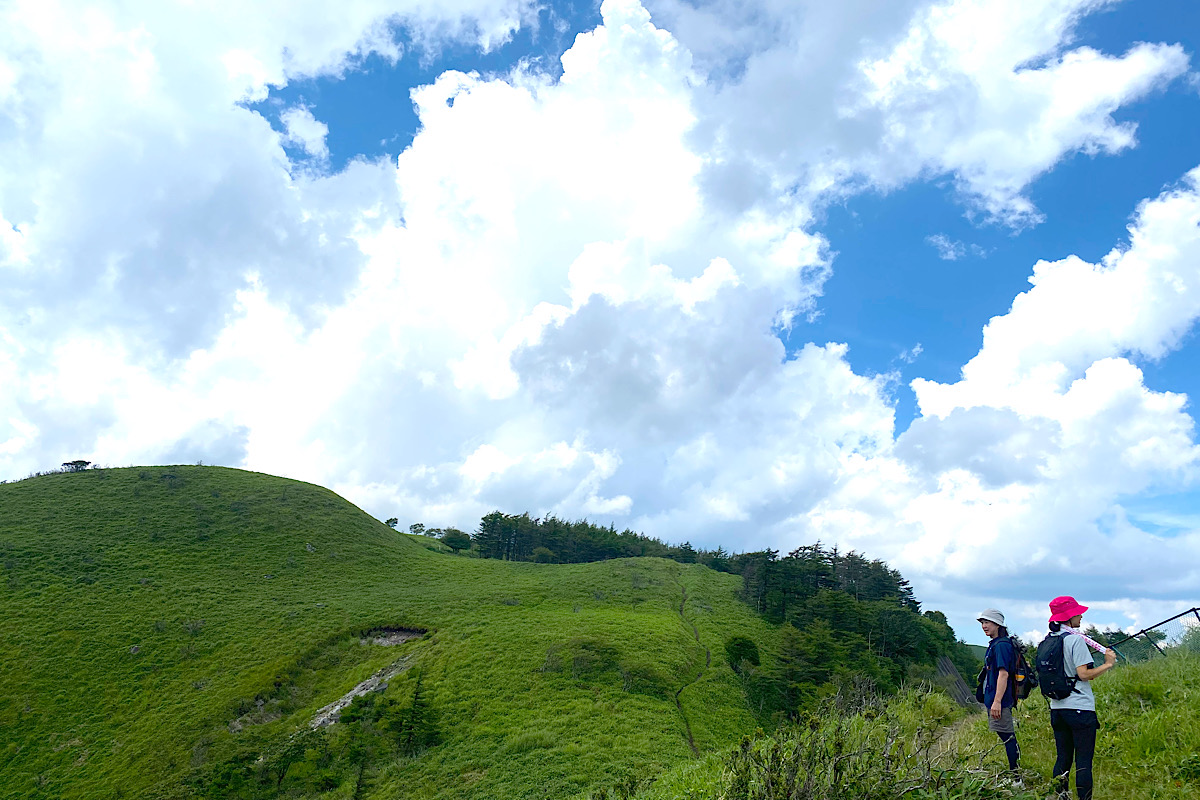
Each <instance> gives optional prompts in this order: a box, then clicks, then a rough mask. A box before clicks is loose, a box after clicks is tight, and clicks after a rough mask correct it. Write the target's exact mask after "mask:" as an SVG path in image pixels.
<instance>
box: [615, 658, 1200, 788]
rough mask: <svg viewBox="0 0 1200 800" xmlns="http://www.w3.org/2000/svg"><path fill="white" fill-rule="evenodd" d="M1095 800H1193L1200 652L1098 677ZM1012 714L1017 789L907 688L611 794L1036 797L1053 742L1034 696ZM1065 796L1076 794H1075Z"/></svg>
mask: <svg viewBox="0 0 1200 800" xmlns="http://www.w3.org/2000/svg"><path fill="white" fill-rule="evenodd" d="M1095 689H1096V699H1097V713H1098V715H1099V716H1100V720H1101V731H1100V734H1099V737H1098V740H1097V747H1096V761H1095V764H1094V771H1095V775H1094V777H1095V798H1096V800H1185V798H1187V799H1189V800H1190V799H1191V798H1196V797H1200V655H1198V654H1193V653H1189V652H1186V651H1180V652H1176V653H1173V654H1172V655H1171V656H1170V657H1168V658H1161V659H1158V660H1155V661H1151V662H1148V663H1144V664H1139V665H1136V666H1124V667H1121V668H1119V669H1117V670H1115V671H1113V672H1111V673H1108V674H1107V675H1105V676H1103V677H1102V678H1101V679H1099V680H1097V681H1096V684H1095ZM1035 697H1036V698H1037V699H1031V700H1030V701H1027V702H1025V703H1023V704H1022V705H1021V707H1020V709H1019V711H1018V715H1017V718H1018V726H1019V727H1018V738H1019V740H1020V743H1021V749H1022V768H1023V772H1022V778H1023V783H1024V785H1023V786H1019V787H1017V786H1013V785H1012V784H1011V782H1010V781H1009V780H1007V777H1008V776H1007V762H1006V761H1005V758H1004V752H1003V749H1002V748H1001V747H1000V746H999V744H998V741H997V738H996V736H995V734H993V733H990V732H988V730H987V721H986V718H985V717H984V716H983V715H982V714H972V715H970V716H965V717H964V712H962V711H961V710H959V709H956V708H954V707H952V706H951V704H950V703H949V701H948V699H947V698H946V697H945V696H944V695H940V694H935V693H928V692H923V691H919V690H908V691H906V692H904V693H902V694H901V695H899V696H898V697H896V698H894V699H892V700H890V701H888V702H886V703H884V702H883V701H880V700H878V699H867V700H863V699H861V698H859V699H856V698H854V697H853V692H851V693H849V696H844V697H839V698H834V699H833V700H832V701H831V702H829V703H827V704H826V706H825V707H824V708H823V710H822V713H820V714H815V715H813V716H811V717H810V718H809V719H808V720H807V723H806V724H805V725H802V726H799V727H797V728H794V729H791V730H785V731H780V732H778V733H777V734H775V735H771V736H765V735H761V734H760V735H759V736H757V737H746V738H744V739H743V741H742V742H741V743H740V744H739V745H737V746H735V747H734V748H732V749H730V750H729V751H727V752H725V753H723V754H710V755H708V756H706V757H705V758H703V759H701V760H698V761H696V762H693V763H690V764H686V765H684V766H681V767H677V768H675V769H672V770H670V771H668V772H667V773H666V774H664V775H663V776H661V777H660V778H659V779H658V780H657V781H655V782H654V783H653V784H652V785H649V786H646V787H641V788H640V790H635V791H633V792H630V793H627V794H616V795H613V796H615V797H629V798H635V800H678V799H681V798H682V799H685V800H819V799H821V798H833V797H836V798H838V799H839V800H891V799H892V798H898V797H906V798H913V799H914V800H925V799H929V800H932V798H941V800H984V799H985V798H995V799H997V800H999V799H1001V798H1005V799H1007V798H1012V799H1013V800H1034V799H1035V798H1036V800H1042V798H1046V797H1047V796H1049V795H1051V794H1052V791H1051V784H1050V781H1049V778H1050V775H1051V772H1052V770H1053V766H1054V756H1055V754H1054V738H1053V735H1052V733H1051V731H1050V721H1049V713H1048V710H1047V706H1046V703H1045V702H1044V700H1042V699H1041V695H1040V694H1035ZM1072 797H1074V793H1073V791H1072Z"/></svg>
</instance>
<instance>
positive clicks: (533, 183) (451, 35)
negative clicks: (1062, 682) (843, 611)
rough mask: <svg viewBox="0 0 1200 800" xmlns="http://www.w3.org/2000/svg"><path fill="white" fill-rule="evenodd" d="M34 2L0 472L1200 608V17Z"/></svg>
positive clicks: (9, 72) (10, 224) (1168, 608)
mask: <svg viewBox="0 0 1200 800" xmlns="http://www.w3.org/2000/svg"><path fill="white" fill-rule="evenodd" d="M43 14H44V15H45V17H44V18H43V17H36V18H35V17H31V16H30V15H28V14H21V13H18V12H17V11H13V10H5V11H0V159H2V163H5V164H6V165H8V166H7V167H6V169H5V170H3V171H2V172H0V278H2V279H3V280H2V282H0V287H2V288H0V386H3V387H5V390H4V392H0V477H5V478H14V477H20V476H21V475H24V474H27V473H28V472H31V471H33V470H37V469H44V468H46V467H48V466H53V465H55V464H57V463H59V462H61V461H64V460H69V459H74V458H87V459H88V460H92V461H95V462H98V463H104V464H112V465H124V464H143V463H179V462H186V463H192V462H195V461H204V462H205V463H217V464H227V465H230V466H239V467H245V468H249V469H256V470H262V471H266V472H272V473H275V474H283V475H288V476H291V477H296V478H300V479H303V480H309V481H313V482H316V483H320V484H322V485H326V486H329V487H331V488H332V489H334V490H335V491H338V492H340V493H342V494H343V495H345V496H346V497H348V498H350V499H351V500H353V501H354V502H356V503H357V504H359V505H360V506H362V507H363V508H364V509H366V510H367V511H369V512H370V513H372V514H375V515H376V516H379V517H380V518H387V517H391V516H397V517H399V518H400V519H401V520H402V521H406V522H416V521H420V522H424V523H426V524H429V525H440V526H445V525H455V526H457V527H461V528H466V529H469V528H471V527H473V526H474V525H475V524H476V523H477V520H478V518H479V516H481V515H482V514H483V513H486V512H487V511H490V510H492V509H494V508H502V509H504V510H506V511H514V512H519V511H525V510H529V511H530V512H532V513H535V514H543V513H555V514H558V515H560V516H567V517H584V516H586V517H588V518H590V519H595V520H601V521H604V522H608V521H612V522H614V523H615V524H617V525H618V526H621V527H625V526H628V527H631V528H634V529H637V530H643V531H645V532H646V533H649V534H651V535H654V536H658V537H660V538H663V539H666V540H669V541H682V540H684V539H687V540H690V541H691V542H692V543H693V544H696V545H701V546H709V547H715V546H717V545H721V546H724V547H725V548H726V549H731V550H744V549H751V548H759V547H763V546H771V547H777V548H780V549H783V550H785V551H786V550H790V549H792V548H793V547H795V546H797V545H799V544H805V543H808V542H811V541H814V540H816V539H820V540H822V541H824V542H827V543H833V542H836V543H838V544H839V545H841V546H843V547H854V548H857V549H859V550H862V551H865V552H866V553H868V554H869V555H871V556H876V557H881V558H885V559H887V560H888V561H889V562H891V563H893V564H894V565H895V566H897V567H898V568H900V569H901V570H902V571H903V572H904V574H905V575H906V576H909V577H910V578H911V579H912V580H913V582H914V585H915V586H916V588H917V591H918V594H919V596H921V597H922V598H923V599H924V600H925V601H926V602H927V603H928V604H929V605H931V606H933V607H938V608H942V609H945V610H946V611H947V612H948V613H949V615H950V618H951V620H952V621H953V622H954V623H955V624H956V625H957V626H959V628H960V632H963V633H965V634H966V635H968V636H975V637H976V638H978V635H977V634H976V633H975V631H974V626H973V623H972V622H971V620H972V618H973V616H972V615H973V611H972V610H970V609H972V608H974V607H975V606H980V607H982V606H1000V607H1002V608H1007V609H1010V611H1011V613H1012V615H1013V617H1014V619H1016V620H1018V623H1017V627H1019V628H1020V629H1021V630H1022V631H1023V632H1025V631H1032V630H1036V629H1038V627H1039V626H1040V625H1041V624H1042V623H1041V617H1042V613H1043V611H1042V608H1043V606H1044V600H1045V598H1046V597H1050V596H1054V595H1056V594H1061V593H1071V592H1073V591H1077V592H1078V593H1080V594H1081V595H1083V594H1086V595H1087V596H1088V598H1089V599H1090V600H1091V604H1092V605H1093V608H1094V609H1096V610H1095V612H1094V613H1095V614H1097V615H1099V618H1098V619H1096V622H1098V623H1101V624H1120V625H1138V624H1147V623H1150V622H1153V621H1155V620H1156V619H1157V618H1160V617H1165V616H1170V614H1171V613H1174V611H1175V610H1176V607H1177V606H1188V605H1195V603H1196V601H1197V598H1196V597H1195V586H1197V585H1200V566H1197V565H1200V446H1198V445H1197V434H1196V427H1195V408H1194V406H1193V403H1192V399H1193V398H1195V397H1196V396H1197V395H1198V394H1200V381H1198V380H1197V378H1196V375H1197V373H1198V372H1200V370H1197V369H1196V366H1197V364H1196V360H1197V351H1196V344H1195V337H1194V333H1193V330H1194V324H1195V320H1196V318H1197V317H1200V235H1197V221H1198V220H1200V172H1195V171H1194V170H1195V169H1196V168H1197V167H1198V165H1200V137H1198V136H1197V135H1196V131H1198V130H1200V79H1198V77H1197V62H1196V55H1195V54H1196V52H1197V49H1198V44H1200V42H1198V41H1197V40H1198V39H1200V7H1197V5H1196V4H1195V3H1193V2H1185V1H1184V0H1125V2H1108V1H1107V0H1053V1H1052V2H1048V1H1046V0H1011V1H1006V2H998V1H997V2H992V0H939V2H930V0H848V1H847V2H846V3H842V4H836V5H833V4H828V3H825V2H822V1H821V0H796V2H794V3H784V4H770V3H766V4H761V5H745V4H738V3H727V2H717V1H714V2H684V0H646V2H644V3H642V2H638V1H637V0H608V1H607V2H606V3H605V4H604V6H603V7H601V6H600V5H599V4H592V3H582V2H580V3H574V4H566V3H550V4H545V5H541V6H538V5H534V4H532V3H530V2H527V0H453V1H452V2H449V1H448V2H446V3H442V4H438V5H437V7H433V6H429V5H427V4H423V3H421V2H416V0H348V2H347V3H346V4H344V5H343V6H342V7H339V8H333V7H332V6H330V7H326V6H325V5H324V4H321V3H313V4H299V5H297V6H296V7H295V8H290V9H288V10H287V11H286V13H285V12H283V11H279V10H277V9H271V8H265V7H264V8H259V7H247V8H241V7H238V8H237V9H229V10H227V13H221V12H218V11H214V10H212V9H208V8H192V7H178V8H176V7H170V8H168V7H159V6H157V5H154V4H146V5H145V6H139V5H137V4H133V5H118V4H106V3H103V2H102V3H98V4H97V5H96V10H95V14H94V15H93V17H92V18H90V19H91V22H89V23H88V25H89V27H87V29H86V30H85V29H83V28H82V27H80V26H82V25H83V24H84V23H83V22H82V21H80V20H79V19H76V18H74V17H71V16H69V15H66V14H65V12H62V11H61V10H60V9H54V8H48V9H43ZM5 15H7V16H5ZM35 22H37V24H34V23H35ZM93 23H95V24H93ZM101 23H103V24H101ZM79 42H87V43H88V46H87V47H86V48H81V47H80V46H79ZM1134 125H1136V133H1134V132H1133V130H1134V129H1133V126H1134ZM1128 229H1132V230H1133V231H1134V232H1135V233H1134V234H1133V239H1131V234H1130V232H1129V230H1128ZM1114 247H1117V248H1120V249H1121V252H1119V253H1118V254H1117V255H1116V256H1115V257H1113V258H1112V259H1111V260H1110V261H1108V262H1105V264H1104V265H1103V266H1098V265H1099V264H1100V261H1101V259H1103V258H1105V257H1106V255H1107V254H1109V253H1110V251H1112V250H1113V248H1114ZM1069 257H1075V258H1074V259H1072V258H1069ZM1039 262H1044V265H1043V266H1040V267H1038V270H1039V272H1038V277H1037V286H1036V288H1033V287H1031V284H1030V276H1031V275H1032V274H1033V272H1034V269H1035V264H1038V263H1039ZM1022 293H1025V294H1024V295H1022ZM1018 298H1019V300H1018ZM788 319H790V320H791V323H790V325H785V324H782V322H783V321H784V320H788ZM985 331H986V338H985ZM918 345H919V347H918ZM1164 565H1166V566H1164ZM1083 575H1086V576H1087V577H1086V579H1085V578H1083V577H1081V576H1083ZM1085 602H1088V600H1085Z"/></svg>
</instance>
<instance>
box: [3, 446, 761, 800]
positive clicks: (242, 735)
mask: <svg viewBox="0 0 1200 800" xmlns="http://www.w3.org/2000/svg"><path fill="white" fill-rule="evenodd" d="M0 565H2V566H3V573H0V639H2V641H3V643H4V646H3V647H2V648H0V796H4V797H80V798H83V797H86V798H109V797H160V796H182V795H184V794H186V793H187V792H188V791H189V790H190V789H189V786H192V785H194V784H189V783H188V781H189V780H192V779H193V778H194V776H196V775H198V774H201V773H203V771H204V770H205V769H208V768H210V767H212V765H213V764H214V763H216V762H218V761H219V760H220V759H223V758H228V757H231V756H230V754H234V755H235V756H236V755H237V754H238V752H239V748H242V749H244V748H245V747H247V746H248V745H247V743H254V742H261V743H263V746H264V747H265V746H266V744H267V743H270V742H279V741H283V740H285V739H286V737H287V736H288V735H289V734H290V733H291V732H293V731H296V730H300V729H302V728H304V727H305V726H306V724H307V722H308V720H309V719H310V718H311V717H312V714H313V713H314V712H315V711H316V709H318V708H320V707H321V706H323V705H324V704H326V703H328V702H330V701H332V700H334V699H336V698H337V697H339V696H340V695H341V694H343V693H344V692H346V691H348V690H349V689H350V688H351V687H352V686H354V685H355V684H356V683H358V682H359V681H361V680H363V679H364V678H366V677H368V676H370V675H372V674H373V673H375V672H376V671H378V670H380V669H381V668H384V667H386V666H387V665H389V664H392V663H393V662H395V661H397V659H400V658H402V657H406V658H408V659H409V662H408V663H411V665H413V666H418V667H419V668H420V671H421V674H422V675H423V676H424V677H423V680H424V686H425V691H426V693H427V699H428V701H429V702H430V703H431V705H432V706H433V707H434V708H435V709H436V711H437V713H438V720H439V727H440V734H441V743H440V744H439V745H438V746H436V747H433V748H431V749H429V750H426V751H425V752H424V753H423V754H422V755H421V756H420V757H418V758H393V757H386V754H385V756H384V757H379V758H377V759H376V760H375V761H372V762H371V763H370V766H369V769H368V770H367V773H366V774H367V778H368V780H367V781H366V782H365V784H363V785H362V786H360V787H359V788H360V790H361V791H360V794H361V796H364V797H370V796H378V797H394V796H397V795H399V794H400V793H401V792H402V793H403V796H406V797H427V798H442V797H446V798H448V797H465V798H472V797H478V798H485V797H487V798H495V797H505V798H521V797H563V796H569V795H572V794H575V793H578V792H580V791H586V790H589V789H590V788H592V787H597V786H606V785H613V784H616V783H619V782H621V781H631V780H636V779H638V778H642V777H646V776H652V775H655V774H658V773H659V772H661V771H662V770H664V769H666V768H669V767H671V766H673V765H675V764H678V763H680V762H683V761H685V760H688V759H691V758H692V751H691V747H690V745H689V743H688V740H687V731H688V729H689V728H690V731H691V735H692V737H693V740H694V743H695V746H696V748H697V749H698V750H699V751H700V752H706V751H707V752H712V751H717V750H721V749H724V748H726V747H728V746H729V745H730V744H731V743H732V742H734V741H736V740H737V738H738V737H739V736H740V735H741V734H743V733H745V732H746V731H748V730H752V729H753V728H754V727H755V724H756V722H755V720H754V719H753V718H752V716H751V715H750V713H749V711H748V710H747V709H746V707H745V703H744V700H743V695H742V692H741V686H740V683H739V679H738V677H737V676H736V675H734V673H733V672H732V671H731V670H730V669H729V668H728V666H726V664H725V662H724V659H723V658H722V657H721V653H722V647H723V643H724V642H725V641H726V640H727V639H728V638H729V637H730V636H732V635H734V634H739V635H748V636H750V637H751V638H753V639H754V640H755V641H756V642H757V643H758V645H759V647H760V649H761V650H762V651H763V655H764V657H765V658H768V657H770V656H771V654H773V653H775V652H777V649H778V632H777V631H776V630H775V629H774V628H773V627H772V626H770V625H768V624H766V623H765V622H763V621H762V620H760V619H759V618H757V617H756V616H755V615H754V614H753V613H752V612H751V610H750V609H749V608H747V607H746V606H745V605H744V604H742V603H741V602H739V601H738V600H737V599H736V591H737V589H738V588H739V586H740V580H739V579H738V578H737V577H735V576H730V575H722V574H719V573H715V572H713V571H711V570H708V569H706V568H703V567H699V566H694V565H682V564H678V563H675V562H672V561H665V560H660V559H637V560H614V561H606V562H600V563H595V564H579V565H570V566H560V565H542V564H532V563H512V562H500V561H492V560H482V559H470V558H460V557H454V556H449V555H444V554H439V553H435V552H431V551H430V550H428V549H426V548H425V547H423V546H421V545H420V544H418V543H416V542H414V541H412V540H411V539H410V537H408V536H406V535H401V534H397V533H396V532H395V531H393V530H391V529H389V528H388V527H387V526H385V525H383V524H382V523H380V522H378V521H377V520H374V519H373V518H371V517H369V516H368V515H366V514H364V513H363V512H361V511H360V510H359V509H357V508H355V507H354V506H352V505H350V504H349V503H347V502H346V501H344V500H342V499H341V498H339V497H338V496H336V495H335V494H333V493H332V492H329V491H328V490H325V489H322V488H320V487H316V486H311V485H308V484H303V483H299V482H296V481H289V480H284V479H280V478H274V477H270V476H266V475H260V474H254V473H248V472H242V471H238V470H232V469H223V468H214V467H168V468H131V469H116V470H93V471H87V472H81V473H73V474H55V475H46V476H42V477H38V478H34V479H29V480H25V481H20V482H17V483H13V484H6V485H0ZM685 591H686V598H687V599H686V603H683V600H684V597H685ZM681 603H682V604H683V607H682V614H681ZM693 626H694V629H693ZM380 627H408V628H420V629H424V630H427V631H429V633H428V634H427V635H426V636H425V637H423V638H420V639H417V640H414V641H410V642H407V643H405V644H403V645H400V646H398V647H381V646H375V645H371V644H362V643H360V642H361V639H360V637H361V636H362V635H363V634H364V633H366V632H367V631H370V630H372V629H375V628H380ZM697 637H698V641H697ZM706 650H708V651H710V652H711V653H712V662H711V665H709V666H707V667H704V665H705V662H706ZM701 668H704V670H703V677H702V678H700V679H699V680H698V681H697V680H696V676H697V674H698V673H700V671H701ZM394 683H395V684H396V685H395V687H390V688H389V690H388V692H387V693H385V695H387V694H390V693H392V692H403V691H406V690H408V691H411V689H410V688H409V689H406V687H407V686H408V685H409V684H411V683H412V682H411V681H404V680H396V681H394ZM685 685H686V686H687V688H685V689H684V690H683V691H682V693H681V694H680V695H679V702H680V704H681V705H682V711H683V713H682V714H681V713H680V711H679V709H678V708H677V707H676V703H675V699H674V696H675V692H676V690H678V689H679V688H680V687H683V686H685ZM231 723H234V725H233V727H234V728H241V730H240V731H239V732H233V731H231ZM243 755H244V753H243ZM335 777H337V776H335ZM288 780H290V778H289V779H288ZM288 780H285V781H284V782H283V783H282V787H281V790H282V791H283V793H284V795H285V796H286V795H288V794H289V793H290V794H291V795H292V796H301V795H302V794H303V792H302V791H301V790H299V789H296V788H295V787H292V788H291V789H290V790H289V787H291V786H292V784H290V783H289V782H288ZM337 780H340V778H337ZM330 791H331V792H332V793H331V794H328V795H326V796H346V797H349V796H351V795H352V793H353V787H352V786H350V785H349V784H346V783H345V782H344V781H343V782H341V783H338V784H337V785H336V786H335V787H333V788H332V789H331V790H330Z"/></svg>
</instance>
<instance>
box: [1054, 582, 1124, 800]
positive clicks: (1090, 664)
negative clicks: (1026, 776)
mask: <svg viewBox="0 0 1200 800" xmlns="http://www.w3.org/2000/svg"><path fill="white" fill-rule="evenodd" d="M1086 611H1087V606H1085V605H1082V604H1080V603H1079V601H1077V600H1076V599H1075V598H1074V597H1070V596H1067V595H1063V596H1062V597H1056V598H1054V599H1053V600H1051V601H1050V633H1049V634H1047V636H1046V638H1045V639H1043V640H1042V643H1041V644H1040V645H1038V655H1037V669H1038V678H1039V681H1040V682H1041V688H1042V693H1043V694H1045V695H1046V697H1047V698H1048V699H1049V700H1050V727H1051V728H1052V729H1053V730H1054V747H1055V749H1056V750H1057V751H1058V758H1057V759H1056V760H1055V762H1054V780H1055V784H1056V789H1057V791H1058V796H1059V797H1064V798H1065V797H1068V796H1069V788H1068V780H1069V777H1070V774H1071V764H1072V762H1074V764H1075V792H1076V794H1078V795H1079V800H1091V798H1092V758H1093V756H1094V755H1095V752H1096V731H1097V730H1099V729H1100V721H1099V720H1098V719H1097V718H1096V696H1095V694H1093V693H1092V686H1091V681H1093V680H1095V679H1096V678H1098V677H1099V676H1101V675H1103V674H1104V673H1105V672H1108V671H1109V670H1110V669H1112V668H1113V665H1114V664H1116V663H1117V654H1116V653H1115V652H1113V650H1112V649H1111V648H1109V649H1106V650H1105V651H1104V663H1103V664H1101V665H1100V666H1096V664H1095V662H1094V661H1092V654H1091V651H1090V650H1088V646H1087V642H1086V640H1085V639H1084V637H1083V636H1082V635H1078V634H1079V626H1080V624H1081V623H1082V622H1083V615H1084V612H1086Z"/></svg>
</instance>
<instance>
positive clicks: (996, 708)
mask: <svg viewBox="0 0 1200 800" xmlns="http://www.w3.org/2000/svg"><path fill="white" fill-rule="evenodd" d="M988 713H989V714H990V715H991V717H992V719H1000V698H999V697H997V698H996V699H995V700H994V701H992V707H991V709H990V710H989V711H988Z"/></svg>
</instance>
